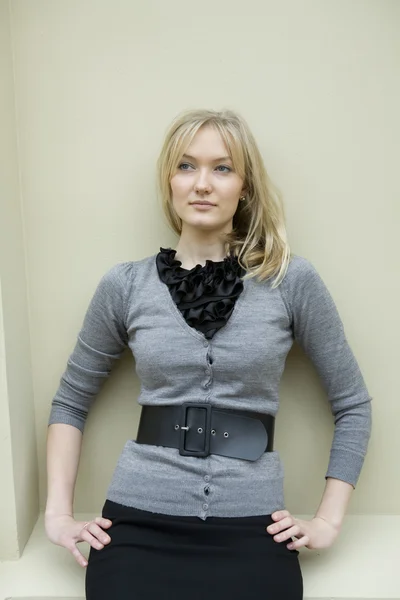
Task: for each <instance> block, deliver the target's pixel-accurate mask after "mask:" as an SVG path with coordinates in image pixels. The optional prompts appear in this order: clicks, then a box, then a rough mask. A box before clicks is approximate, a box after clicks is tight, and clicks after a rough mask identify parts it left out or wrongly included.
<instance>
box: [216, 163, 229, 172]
mask: <svg viewBox="0 0 400 600" xmlns="http://www.w3.org/2000/svg"><path fill="white" fill-rule="evenodd" d="M217 169H227V170H226V171H220V173H230V172H231V171H232V169H231V168H230V167H226V166H225V165H219V166H218V167H217Z"/></svg>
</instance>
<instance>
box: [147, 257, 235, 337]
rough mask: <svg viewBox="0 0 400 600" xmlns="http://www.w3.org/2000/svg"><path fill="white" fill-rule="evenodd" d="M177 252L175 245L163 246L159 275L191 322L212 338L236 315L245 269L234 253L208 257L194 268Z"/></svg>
mask: <svg viewBox="0 0 400 600" xmlns="http://www.w3.org/2000/svg"><path fill="white" fill-rule="evenodd" d="M175 254H176V250H174V249H173V248H160V252H159V253H158V254H157V256H156V265H157V270H158V274H159V277H160V279H161V281H163V282H164V283H165V284H166V285H167V286H168V288H169V291H170V294H171V296H172V299H173V300H174V302H175V304H176V305H177V307H178V308H179V310H180V311H181V313H182V315H183V317H184V318H185V320H186V322H187V323H188V325H189V326H190V327H194V328H195V329H197V330H198V331H201V332H202V333H204V335H205V337H206V338H207V339H211V338H212V337H213V336H214V335H215V333H216V332H217V331H218V330H219V329H220V328H221V327H223V326H224V325H225V324H226V322H227V321H228V319H229V317H230V315H231V314H232V311H233V309H234V306H235V302H236V300H237V298H238V297H239V296H240V294H241V293H242V291H243V281H242V280H241V277H243V275H244V274H245V270H244V269H243V268H242V267H241V266H240V265H239V262H238V259H237V257H236V256H234V255H232V254H229V255H228V256H227V257H226V258H224V260H221V261H212V260H206V263H205V265H200V264H198V265H196V266H195V267H193V269H184V268H183V267H182V263H181V262H180V261H179V260H177V259H175Z"/></svg>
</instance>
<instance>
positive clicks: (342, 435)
mask: <svg viewBox="0 0 400 600" xmlns="http://www.w3.org/2000/svg"><path fill="white" fill-rule="evenodd" d="M282 285H283V288H282V292H283V296H285V298H284V299H285V303H286V306H287V308H288V312H289V316H290V317H291V322H292V331H293V335H294V338H295V340H296V341H297V342H298V343H299V345H300V346H301V347H302V348H303V350H304V351H305V353H306V354H307V355H308V356H309V358H310V359H311V360H312V362H313V364H314V366H315V368H316V370H317V373H318V375H319V377H320V379H321V381H322V384H323V386H324V388H325V391H326V393H327V395H328V399H329V402H330V406H331V411H332V414H333V415H334V422H335V429H334V436H333V441H332V446H331V451H330V459H329V465H328V470H327V472H326V475H325V478H328V477H334V478H336V479H341V480H342V481H346V482H347V483H350V484H351V485H352V486H353V487H355V486H356V483H357V481H358V478H359V475H360V471H361V468H362V465H363V462H364V458H365V455H366V452H367V447H368V442H369V438H370V434H371V422H372V419H371V399H372V398H371V397H370V395H369V393H368V390H367V388H366V385H365V382H364V379H363V376H362V374H361V371H360V368H359V366H358V364H357V361H356V359H355V357H354V355H353V352H352V350H351V348H350V346H349V344H348V342H347V339H346V335H345V332H344V328H343V323H342V321H341V318H340V316H339V313H338V310H337V308H336V306H335V303H334V301H333V299H332V297H331V295H330V293H329V291H328V289H327V287H326V285H325V284H324V282H323V280H322V279H321V277H320V276H319V274H318V273H317V271H316V269H315V268H314V266H313V265H312V264H311V263H310V262H309V261H308V260H307V259H305V258H302V257H300V256H294V257H293V258H292V261H291V263H290V264H289V268H288V271H287V274H286V276H285V278H284V280H283V282H282Z"/></svg>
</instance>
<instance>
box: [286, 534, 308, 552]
mask: <svg viewBox="0 0 400 600" xmlns="http://www.w3.org/2000/svg"><path fill="white" fill-rule="evenodd" d="M309 543H310V538H309V537H308V535H303V537H301V538H300V539H298V540H295V541H294V542H290V543H289V544H288V545H287V547H288V548H289V550H298V549H299V548H302V547H304V546H307V544H309Z"/></svg>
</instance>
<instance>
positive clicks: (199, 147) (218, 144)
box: [184, 126, 230, 160]
mask: <svg viewBox="0 0 400 600" xmlns="http://www.w3.org/2000/svg"><path fill="white" fill-rule="evenodd" d="M184 154H185V155H186V156H192V157H194V158H197V157H198V158H205V157H206V158H208V159H209V160H213V159H214V160H215V159H217V158H223V157H225V158H226V157H228V158H229V157H230V151H229V148H227V146H226V144H225V142H224V140H223V139H222V137H221V135H220V133H219V132H218V131H217V130H216V129H215V128H214V127H205V126H204V127H201V128H200V129H199V130H198V131H197V132H196V134H195V136H194V138H193V140H192V141H191V143H190V144H189V146H188V147H187V148H186V150H185V153H184Z"/></svg>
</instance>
